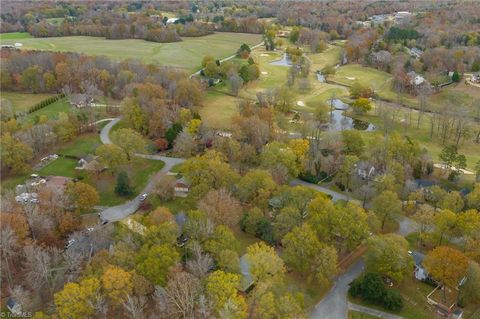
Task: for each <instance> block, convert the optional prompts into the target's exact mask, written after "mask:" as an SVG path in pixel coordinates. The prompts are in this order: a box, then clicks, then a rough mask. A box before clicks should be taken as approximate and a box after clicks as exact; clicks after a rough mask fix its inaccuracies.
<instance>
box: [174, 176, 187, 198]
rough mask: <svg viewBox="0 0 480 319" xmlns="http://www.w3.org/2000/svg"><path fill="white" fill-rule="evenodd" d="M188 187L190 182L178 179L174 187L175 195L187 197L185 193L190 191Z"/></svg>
mask: <svg viewBox="0 0 480 319" xmlns="http://www.w3.org/2000/svg"><path fill="white" fill-rule="evenodd" d="M190 186H191V184H190V182H189V181H188V180H187V179H186V178H185V177H182V178H180V179H178V180H177V181H176V182H175V186H174V190H175V195H176V196H179V197H185V196H187V193H188V192H189V191H190Z"/></svg>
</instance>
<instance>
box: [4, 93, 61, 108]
mask: <svg viewBox="0 0 480 319" xmlns="http://www.w3.org/2000/svg"><path fill="white" fill-rule="evenodd" d="M53 95H54V94H33V93H19V92H5V91H3V92H1V94H0V96H1V98H2V101H3V100H8V101H10V102H11V103H12V106H13V110H14V111H15V112H19V111H27V110H28V109H29V108H30V107H32V106H34V105H35V104H37V103H39V102H41V101H43V100H45V99H47V98H49V97H51V96H53Z"/></svg>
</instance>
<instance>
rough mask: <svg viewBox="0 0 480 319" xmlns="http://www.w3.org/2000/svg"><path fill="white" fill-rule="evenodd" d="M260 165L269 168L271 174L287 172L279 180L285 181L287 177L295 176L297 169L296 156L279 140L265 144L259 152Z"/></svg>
mask: <svg viewBox="0 0 480 319" xmlns="http://www.w3.org/2000/svg"><path fill="white" fill-rule="evenodd" d="M260 161H261V165H262V166H263V167H264V168H267V169H269V170H270V171H271V172H272V175H274V176H275V175H277V174H278V173H279V172H285V171H286V172H287V174H288V175H287V176H282V178H281V179H280V181H285V180H287V179H288V178H289V177H297V175H298V173H299V170H298V164H297V157H296V155H295V153H294V152H293V150H292V149H291V148H289V147H288V146H287V145H285V144H283V143H280V142H272V143H269V144H267V145H266V146H265V148H264V149H263V152H262V153H261V154H260Z"/></svg>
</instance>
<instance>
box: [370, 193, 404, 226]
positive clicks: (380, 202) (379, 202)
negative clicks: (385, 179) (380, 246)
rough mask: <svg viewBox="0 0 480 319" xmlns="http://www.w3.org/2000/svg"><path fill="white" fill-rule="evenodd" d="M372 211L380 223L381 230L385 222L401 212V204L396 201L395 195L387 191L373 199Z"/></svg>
mask: <svg viewBox="0 0 480 319" xmlns="http://www.w3.org/2000/svg"><path fill="white" fill-rule="evenodd" d="M372 209H373V211H374V212H375V214H376V215H377V216H378V218H379V219H380V220H381V221H382V230H383V228H384V227H385V222H386V221H387V220H389V219H392V218H393V216H395V215H397V214H400V213H401V212H402V202H401V201H400V200H399V199H398V196H397V194H395V193H394V192H392V191H389V190H387V191H383V192H382V193H381V194H380V195H378V196H376V197H375V198H374V199H373V203H372Z"/></svg>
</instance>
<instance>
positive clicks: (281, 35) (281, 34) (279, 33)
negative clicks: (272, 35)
mask: <svg viewBox="0 0 480 319" xmlns="http://www.w3.org/2000/svg"><path fill="white" fill-rule="evenodd" d="M276 36H277V37H279V38H288V37H289V36H290V31H287V30H280V31H277V34H276Z"/></svg>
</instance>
